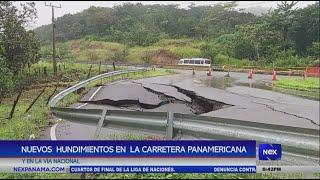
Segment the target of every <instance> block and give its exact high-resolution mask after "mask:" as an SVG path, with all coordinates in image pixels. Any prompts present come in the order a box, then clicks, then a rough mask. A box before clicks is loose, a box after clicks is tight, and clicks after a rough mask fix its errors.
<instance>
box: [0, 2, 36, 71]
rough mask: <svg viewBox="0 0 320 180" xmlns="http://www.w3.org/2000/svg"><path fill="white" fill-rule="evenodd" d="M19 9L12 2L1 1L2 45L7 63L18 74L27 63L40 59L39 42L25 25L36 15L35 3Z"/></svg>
mask: <svg viewBox="0 0 320 180" xmlns="http://www.w3.org/2000/svg"><path fill="white" fill-rule="evenodd" d="M21 6H22V7H23V8H22V10H20V11H19V10H18V8H17V7H15V6H14V5H13V4H12V2H5V1H1V2H0V42H1V44H0V46H1V52H0V55H1V56H2V58H3V60H4V61H5V63H4V64H5V65H6V66H7V68H8V69H10V71H12V72H13V73H15V74H17V73H19V72H21V70H22V69H23V68H24V67H25V66H26V65H27V64H32V63H35V62H37V61H38V60H39V57H40V56H39V54H38V51H39V43H38V40H37V38H36V36H35V34H34V33H33V32H32V31H26V30H25V28H24V25H25V24H26V23H28V22H29V21H30V20H33V19H34V18H35V17H36V9H35V7H34V3H31V2H28V3H26V4H22V5H21Z"/></svg>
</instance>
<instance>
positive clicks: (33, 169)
mask: <svg viewBox="0 0 320 180" xmlns="http://www.w3.org/2000/svg"><path fill="white" fill-rule="evenodd" d="M13 172H65V167H13Z"/></svg>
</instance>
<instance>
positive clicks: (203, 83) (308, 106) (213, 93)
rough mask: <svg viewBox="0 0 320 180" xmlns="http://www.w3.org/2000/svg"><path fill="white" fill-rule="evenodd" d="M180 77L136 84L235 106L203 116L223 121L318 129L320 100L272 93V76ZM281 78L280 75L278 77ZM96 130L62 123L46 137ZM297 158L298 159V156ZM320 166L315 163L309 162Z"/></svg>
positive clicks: (118, 131)
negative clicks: (175, 89)
mask: <svg viewBox="0 0 320 180" xmlns="http://www.w3.org/2000/svg"><path fill="white" fill-rule="evenodd" d="M176 71H177V72H178V74H175V75H169V76H161V77H153V78H146V79H140V80H136V81H134V82H135V83H140V84H142V86H145V87H148V88H151V89H152V88H154V90H157V91H159V89H161V85H173V86H177V87H179V88H182V89H185V90H188V91H193V92H195V93H196V94H197V95H198V96H201V97H204V98H207V99H211V100H214V101H219V102H223V103H225V104H228V105H232V106H229V107H226V108H222V109H219V110H216V111H211V112H208V113H205V114H202V115H205V116H215V117H223V118H232V119H239V120H245V121H252V122H264V123H270V124H279V125H286V126H292V127H304V128H310V129H319V124H320V123H319V101H316V100H309V99H305V98H301V97H297V96H292V95H288V94H283V93H279V92H275V91H273V90H272V89H273V88H272V87H270V85H272V80H271V75H261V74H254V75H253V79H248V78H247V74H246V73H233V72H230V76H231V78H224V76H225V75H226V72H213V76H211V77H208V76H207V75H206V72H205V71H196V74H195V76H193V75H192V71H189V70H176ZM278 78H281V76H278ZM104 93H110V92H104V90H103V88H101V89H96V90H92V91H91V92H90V94H87V95H86V96H88V97H89V99H90V98H91V99H93V98H95V97H97V96H101V95H102V94H104ZM74 106H76V107H78V108H102V107H104V108H105V107H107V108H109V109H119V108H117V107H114V106H99V105H93V104H83V103H77V104H75V105H74ZM95 130H96V127H95V126H90V125H83V124H77V123H71V122H68V121H61V122H59V123H58V124H57V125H56V126H55V128H53V129H52V128H51V129H50V130H48V131H47V133H48V134H49V132H50V131H51V134H50V135H48V134H47V135H46V136H45V138H48V139H50V138H51V139H52V138H53V137H50V136H52V135H53V134H55V136H56V137H55V138H57V139H59V140H76V139H78V140H80V139H92V138H93V137H92V136H93V134H94V132H95ZM161 134H162V135H163V136H165V134H164V132H155V131H144V132H143V133H142V132H141V131H140V130H139V129H131V128H126V129H124V128H119V127H110V126H108V127H105V128H102V130H101V135H100V138H101V139H145V138H148V139H150V138H151V139H152V138H160V139H161V138H163V136H162V135H161ZM182 138H183V139H195V138H194V137H182ZM295 158H296V157H295ZM303 161H305V162H306V163H310V162H311V161H312V162H314V163H315V164H317V162H316V161H315V160H310V162H309V161H308V160H307V161H306V160H305V158H303Z"/></svg>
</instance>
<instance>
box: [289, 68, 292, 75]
mask: <svg viewBox="0 0 320 180" xmlns="http://www.w3.org/2000/svg"><path fill="white" fill-rule="evenodd" d="M288 75H289V77H291V75H292V70H291V69H289V72H288Z"/></svg>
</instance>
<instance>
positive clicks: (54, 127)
mask: <svg viewBox="0 0 320 180" xmlns="http://www.w3.org/2000/svg"><path fill="white" fill-rule="evenodd" d="M101 88H102V86H99V87H98V88H97V90H96V91H95V92H94V93H93V94H92V95H91V96H90V98H89V100H88V101H91V100H92V99H93V98H94V96H95V95H96V94H97V93H98V91H100V89H101ZM87 104H88V103H84V104H82V105H79V106H78V107H76V109H80V108H82V107H83V106H86V105H87ZM61 120H62V119H58V122H57V123H56V124H55V125H53V126H52V127H51V129H50V138H51V140H52V141H56V140H57V136H56V128H57V126H58V124H59V122H60V121H61Z"/></svg>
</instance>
